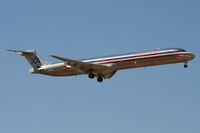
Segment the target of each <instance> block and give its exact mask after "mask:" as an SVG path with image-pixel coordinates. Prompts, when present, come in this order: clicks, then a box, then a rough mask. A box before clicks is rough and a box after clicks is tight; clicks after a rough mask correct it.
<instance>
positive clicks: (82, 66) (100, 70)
mask: <svg viewBox="0 0 200 133" xmlns="http://www.w3.org/2000/svg"><path fill="white" fill-rule="evenodd" d="M50 57H53V58H56V59H58V60H62V61H64V62H65V64H66V65H70V66H72V67H73V68H74V69H76V70H78V71H81V72H83V73H86V74H89V73H93V74H95V76H98V75H102V76H103V77H104V78H106V79H108V78H111V77H112V76H113V75H114V74H115V72H116V68H115V67H112V66H106V65H101V64H91V63H87V62H82V61H78V60H72V59H67V58H62V57H59V56H55V55H51V56H50Z"/></svg>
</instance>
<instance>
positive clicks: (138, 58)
mask: <svg viewBox="0 0 200 133" xmlns="http://www.w3.org/2000/svg"><path fill="white" fill-rule="evenodd" d="M174 55H192V53H189V52H188V53H173V54H167V55H153V56H151V57H135V58H132V59H124V60H116V61H110V62H101V63H97V64H110V63H117V62H127V61H133V60H142V59H150V58H159V57H166V56H174ZM144 56H145V55H144ZM127 58H128V57H127Z"/></svg>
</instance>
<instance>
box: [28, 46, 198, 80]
mask: <svg viewBox="0 0 200 133" xmlns="http://www.w3.org/2000/svg"><path fill="white" fill-rule="evenodd" d="M194 57H195V56H194V54H192V53H191V52H186V51H185V50H183V49H180V48H170V49H158V50H152V51H144V52H137V53H129V54H121V55H113V56H104V57H96V58H89V59H82V60H79V61H82V62H87V63H90V64H101V65H106V66H114V67H115V70H116V71H118V70H121V69H129V68H138V67H148V66H155V65H163V64H172V63H180V62H188V61H190V60H192V59H193V58H194ZM29 72H30V73H39V74H45V75H50V76H72V75H80V74H88V73H84V72H81V71H79V70H76V69H73V67H71V66H68V65H66V63H65V62H61V63H55V64H47V65H43V66H41V67H40V68H38V69H37V70H34V69H30V70H29Z"/></svg>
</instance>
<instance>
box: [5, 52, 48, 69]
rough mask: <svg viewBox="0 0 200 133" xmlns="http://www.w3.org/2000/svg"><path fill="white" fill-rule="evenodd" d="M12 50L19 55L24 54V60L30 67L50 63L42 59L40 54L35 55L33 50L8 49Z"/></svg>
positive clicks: (38, 66)
mask: <svg viewBox="0 0 200 133" xmlns="http://www.w3.org/2000/svg"><path fill="white" fill-rule="evenodd" d="M8 51H12V52H18V53H19V55H21V56H24V58H25V60H26V61H27V62H28V63H29V64H30V65H31V67H32V68H34V69H36V68H40V67H41V66H42V65H47V64H50V63H48V62H46V61H44V60H43V59H42V58H41V57H40V56H38V55H37V52H36V51H35V50H27V51H20V50H8Z"/></svg>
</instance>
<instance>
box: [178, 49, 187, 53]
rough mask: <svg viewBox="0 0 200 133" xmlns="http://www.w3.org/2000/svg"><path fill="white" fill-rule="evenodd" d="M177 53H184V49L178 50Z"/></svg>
mask: <svg viewBox="0 0 200 133" xmlns="http://www.w3.org/2000/svg"><path fill="white" fill-rule="evenodd" d="M178 52H186V51H185V50H184V49H179V50H178Z"/></svg>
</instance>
